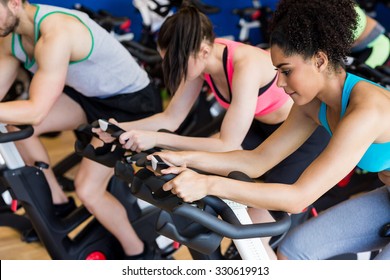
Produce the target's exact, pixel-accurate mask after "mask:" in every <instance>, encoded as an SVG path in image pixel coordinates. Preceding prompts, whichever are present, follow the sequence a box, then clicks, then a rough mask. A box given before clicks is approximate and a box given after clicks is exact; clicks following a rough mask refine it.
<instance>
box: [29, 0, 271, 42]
mask: <svg viewBox="0 0 390 280" xmlns="http://www.w3.org/2000/svg"><path fill="white" fill-rule="evenodd" d="M203 2H204V3H206V4H209V5H215V6H218V7H220V8H221V12H220V13H218V14H215V15H209V17H210V19H211V21H212V22H213V23H214V26H215V32H216V34H217V36H226V35H233V36H235V38H237V36H238V33H239V29H238V27H237V24H238V17H237V16H235V15H233V14H232V10H233V9H236V8H244V7H252V0H203ZM261 2H262V4H263V5H269V6H270V7H272V8H274V7H275V3H276V2H277V0H268V1H267V0H262V1H261ZM30 3H40V4H49V5H55V6H60V7H65V8H71V7H72V6H73V5H74V4H75V3H80V4H82V5H85V6H86V7H88V8H91V9H93V10H98V9H104V10H107V11H109V12H110V13H112V14H113V15H115V16H128V17H129V18H130V19H131V20H132V27H131V30H132V32H133V33H134V34H135V35H136V39H137V38H139V34H140V31H141V26H142V19H141V16H140V14H139V13H138V12H137V11H136V9H135V8H134V6H133V4H132V1H131V0H98V1H96V0H79V1H77V0H76V1H69V0H68V1H65V0H30ZM251 37H253V40H254V41H255V42H254V43H257V42H256V41H259V40H260V37H259V35H258V32H256V31H255V30H253V32H252V33H251Z"/></svg>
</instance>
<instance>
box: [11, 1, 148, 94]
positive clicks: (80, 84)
mask: <svg viewBox="0 0 390 280" xmlns="http://www.w3.org/2000/svg"><path fill="white" fill-rule="evenodd" d="M35 6H36V7H37V11H36V14H35V17H34V24H35V43H36V42H37V41H38V39H39V36H40V32H39V30H40V24H41V23H42V21H43V20H45V18H46V17H47V16H50V15H51V14H53V13H62V14H66V15H70V16H74V17H75V18H77V19H78V20H80V22H82V23H83V24H84V25H85V26H86V27H87V28H88V30H89V32H90V34H91V36H92V47H91V50H90V52H89V54H88V55H87V56H86V57H85V58H84V59H81V60H78V61H71V62H70V63H69V68H68V74H67V77H66V81H65V84H66V85H67V86H70V87H72V88H74V89H75V90H77V91H78V92H80V93H82V94H83V95H85V96H89V97H100V98H105V97H110V96H113V95H117V94H122V93H132V92H136V91H139V90H141V89H143V88H145V87H146V86H147V85H148V84H149V83H150V80H149V77H148V75H147V73H146V72H145V70H143V69H142V68H141V67H140V66H139V65H138V63H137V62H136V61H135V60H134V58H133V57H132V56H131V55H130V53H129V52H128V51H127V50H126V49H125V48H124V47H123V46H122V45H121V43H120V42H118V41H117V40H116V39H115V38H114V37H113V36H112V35H110V34H109V33H108V32H107V31H106V30H105V29H103V28H102V27H101V26H99V25H98V24H97V23H96V22H94V21H93V20H92V19H90V18H89V17H88V16H87V14H85V13H82V12H79V11H76V10H70V9H65V8H59V7H54V6H49V5H35ZM22 40H23V37H22V36H20V35H18V34H15V33H14V34H12V54H13V55H14V56H15V57H16V58H18V59H19V60H20V61H21V62H23V63H24V67H25V68H26V69H27V70H29V71H30V72H32V73H35V72H36V70H37V64H36V62H35V59H34V58H29V56H28V55H27V53H26V52H25V50H24V48H23V45H22Z"/></svg>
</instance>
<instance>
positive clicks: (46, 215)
mask: <svg viewBox="0 0 390 280" xmlns="http://www.w3.org/2000/svg"><path fill="white" fill-rule="evenodd" d="M0 132H1V133H0V155H1V158H2V159H3V161H2V165H1V179H2V183H3V184H4V186H6V187H7V188H8V189H9V190H10V192H11V193H12V194H13V195H14V199H16V200H17V201H18V202H19V203H20V204H21V206H22V207H23V208H24V210H25V213H26V214H27V216H28V217H29V219H30V221H31V224H32V225H33V227H34V229H35V231H36V233H37V234H38V237H39V239H40V241H41V242H42V244H43V245H44V246H45V248H46V250H47V251H48V253H49V255H50V257H51V258H52V259H56V260H77V259H86V260H91V259H122V258H123V255H124V253H123V250H122V248H121V246H120V244H119V242H118V241H117V240H116V239H115V238H114V237H113V236H112V235H111V234H110V233H109V232H108V231H107V230H106V229H105V228H103V226H101V225H100V223H99V222H98V221H97V220H96V219H95V218H94V217H92V216H91V214H90V213H89V212H88V211H87V210H86V208H85V207H84V206H79V207H78V208H77V209H76V210H75V211H73V212H72V213H70V214H69V215H68V216H66V217H64V218H60V217H58V216H56V215H55V214H54V209H53V204H52V198H51V192H50V189H49V186H48V183H47V181H46V178H45V176H44V174H43V172H42V166H43V165H42V164H37V166H26V165H25V164H24V162H23V160H22V158H21V156H20V154H19V152H18V150H17V149H16V146H15V144H14V143H13V142H14V141H18V140H22V139H25V138H27V137H29V136H31V135H32V134H33V128H32V126H23V127H21V130H20V131H16V132H8V131H7V128H6V126H5V125H4V124H0ZM108 188H109V190H110V192H111V193H112V194H113V195H114V196H116V197H119V198H120V200H121V201H122V202H123V203H124V205H125V207H126V210H127V211H128V215H129V218H130V220H131V221H132V224H133V225H134V227H135V229H136V232H137V233H138V235H139V236H141V239H143V240H144V241H145V242H147V243H148V244H150V246H151V247H153V246H154V244H156V242H158V241H156V240H159V244H160V246H161V247H162V248H163V249H164V250H165V251H163V250H160V253H161V254H162V255H163V254H164V253H165V252H166V255H165V256H167V255H168V254H169V253H170V252H171V251H172V249H171V247H170V245H171V244H168V243H167V242H165V243H164V242H163V241H164V240H163V241H161V238H160V239H159V238H158V237H159V236H158V234H157V233H155V231H154V230H152V229H151V228H153V227H154V224H155V220H156V218H157V211H152V210H150V209H149V208H148V209H146V208H145V210H144V209H141V207H140V206H139V205H138V204H137V203H136V199H135V198H134V196H132V195H131V194H130V193H129V192H128V187H127V183H125V182H123V181H121V180H120V179H119V178H117V177H113V178H112V180H111V181H110V183H109V186H108Z"/></svg>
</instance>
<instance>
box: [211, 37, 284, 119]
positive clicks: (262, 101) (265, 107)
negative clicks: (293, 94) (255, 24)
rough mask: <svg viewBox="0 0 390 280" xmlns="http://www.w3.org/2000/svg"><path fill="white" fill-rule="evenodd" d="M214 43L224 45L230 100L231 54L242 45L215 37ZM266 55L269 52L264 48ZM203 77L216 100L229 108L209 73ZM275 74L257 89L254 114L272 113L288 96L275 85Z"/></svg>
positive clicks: (227, 102) (232, 68) (228, 103)
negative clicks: (268, 81)
mask: <svg viewBox="0 0 390 280" xmlns="http://www.w3.org/2000/svg"><path fill="white" fill-rule="evenodd" d="M215 42H216V43H220V44H223V45H226V48H225V50H224V55H223V63H224V69H225V74H226V79H227V81H228V88H229V94H230V100H232V92H231V87H232V81H233V73H234V67H233V56H234V51H235V49H236V48H237V47H238V46H240V45H242V43H240V42H235V41H231V40H226V39H222V38H218V39H215ZM263 51H264V52H266V53H267V54H268V55H269V53H268V52H267V51H265V50H263ZM204 78H205V80H206V82H207V83H208V85H209V86H210V88H211V89H212V91H213V94H214V96H215V98H216V99H217V101H218V102H219V103H220V104H221V106H222V107H224V108H225V109H227V108H229V106H230V102H229V101H227V100H226V99H225V98H224V97H223V96H222V94H221V93H220V92H219V91H218V89H217V88H216V86H215V84H214V82H213V79H212V77H211V76H210V75H209V74H205V75H204ZM276 81H277V76H275V78H274V79H273V80H272V81H271V82H270V83H268V84H267V85H266V86H264V87H262V88H260V89H259V94H258V98H257V106H256V111H255V116H264V115H266V114H269V113H272V112H274V111H276V110H277V109H279V108H280V107H282V105H283V104H285V103H286V102H287V100H288V99H289V98H290V97H289V96H288V95H287V94H286V93H285V92H284V91H283V89H281V88H279V87H277V85H276Z"/></svg>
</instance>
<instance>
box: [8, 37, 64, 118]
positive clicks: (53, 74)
mask: <svg viewBox="0 0 390 280" xmlns="http://www.w3.org/2000/svg"><path fill="white" fill-rule="evenodd" d="M70 52H71V48H70V43H69V40H68V38H67V36H64V35H63V33H62V34H61V33H56V32H52V33H46V34H43V35H42V37H41V38H40V39H39V41H38V42H37V45H36V46H35V53H34V56H35V60H36V62H37V64H38V70H37V72H36V73H35V75H34V77H33V79H32V81H31V84H30V92H29V99H28V100H17V101H10V102H5V103H0V120H1V121H2V122H5V123H10V124H24V123H30V124H38V123H40V122H41V121H42V120H43V118H44V117H45V116H46V115H47V114H48V112H49V110H50V109H51V107H52V106H53V104H54V102H55V101H56V100H57V98H58V97H59V96H60V94H61V93H62V89H63V87H64V83H65V78H66V72H67V67H68V63H69V58H70Z"/></svg>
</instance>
